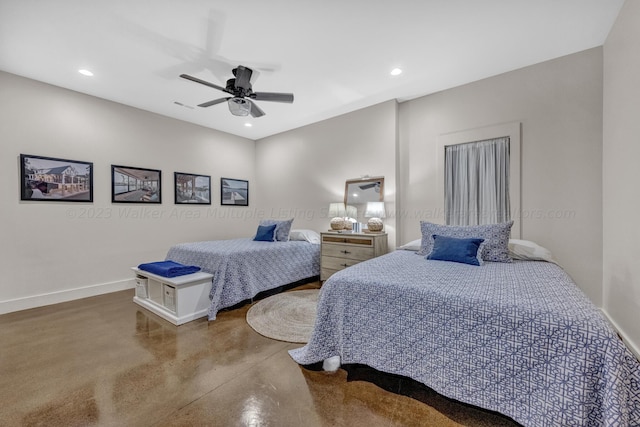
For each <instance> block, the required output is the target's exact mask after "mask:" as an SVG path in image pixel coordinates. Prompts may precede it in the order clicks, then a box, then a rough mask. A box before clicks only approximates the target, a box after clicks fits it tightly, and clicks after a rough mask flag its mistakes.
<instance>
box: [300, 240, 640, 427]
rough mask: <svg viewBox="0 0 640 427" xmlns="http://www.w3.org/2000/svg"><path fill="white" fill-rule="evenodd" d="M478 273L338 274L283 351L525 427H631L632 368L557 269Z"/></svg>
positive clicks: (506, 265) (434, 265)
mask: <svg viewBox="0 0 640 427" xmlns="http://www.w3.org/2000/svg"><path fill="white" fill-rule="evenodd" d="M416 249H417V248H416ZM422 249H424V247H423V248H422ZM523 258H526V257H523ZM531 258H532V259H536V257H531ZM538 259H539V258H538ZM482 264H483V265H480V266H475V265H468V264H464V263H459V262H449V261H441V260H427V259H425V256H424V253H422V255H418V254H417V252H416V251H413V250H397V251H395V252H392V253H389V254H387V255H384V256H381V257H378V258H375V259H373V260H370V261H366V262H364V263H360V264H357V265H355V266H353V267H350V268H348V269H345V270H342V271H340V272H338V273H336V274H334V275H333V276H331V277H330V278H329V279H328V280H327V281H326V282H325V283H324V284H323V286H322V289H321V293H320V299H319V302H318V317H317V320H316V323H315V327H314V331H313V333H312V336H311V338H310V341H309V343H308V344H307V345H306V346H304V347H302V348H299V349H295V350H291V351H290V354H291V356H292V358H293V359H294V360H295V361H296V362H298V363H299V364H301V365H310V364H315V363H318V362H322V361H325V367H326V366H327V364H326V363H327V362H328V361H332V360H333V361H338V362H339V363H340V364H364V365H367V366H370V367H372V368H375V369H377V370H379V371H382V372H387V373H392V374H398V375H402V376H406V377H409V378H412V379H414V380H416V381H419V382H421V383H423V384H425V385H427V386H429V387H431V388H432V389H434V390H435V391H437V392H439V393H440V394H442V395H445V396H447V397H449V398H452V399H456V400H459V401H462V402H466V403H469V404H472V405H476V406H479V407H482V408H485V409H489V410H493V411H497V412H500V413H502V414H505V415H507V416H509V417H511V418H513V419H514V420H515V421H517V422H519V423H521V424H523V425H524V426H527V427H529V426H540V427H548V426H569V425H584V426H602V425H606V426H624V427H627V426H638V425H640V363H639V362H638V360H637V359H636V358H635V357H634V356H633V355H632V354H631V353H630V351H629V350H628V349H627V348H626V347H625V345H624V344H623V342H622V341H621V340H620V339H619V338H618V336H617V334H616V332H615V330H614V329H613V328H612V327H611V326H610V325H609V323H608V322H607V321H606V319H605V318H604V317H603V315H602V313H601V312H600V311H599V310H598V309H597V308H596V307H595V306H594V305H593V304H592V303H591V302H590V301H589V300H588V299H587V298H586V296H585V295H584V294H583V293H582V291H580V290H579V289H578V287H577V286H576V285H575V284H574V282H573V281H572V280H571V278H570V277H569V276H568V275H567V274H566V273H565V272H564V270H563V269H562V268H560V267H559V266H558V265H556V264H554V263H552V262H545V261H531V260H516V261H513V262H484V263H482ZM333 368H334V369H337V365H336V366H334V367H333Z"/></svg>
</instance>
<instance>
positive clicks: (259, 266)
mask: <svg viewBox="0 0 640 427" xmlns="http://www.w3.org/2000/svg"><path fill="white" fill-rule="evenodd" d="M166 259H167V260H172V261H176V262H179V263H181V264H187V265H196V266H198V267H200V268H201V269H202V270H203V271H205V272H207V273H211V274H213V283H212V286H211V293H210V296H209V299H210V300H211V306H210V307H209V311H208V317H209V320H214V319H215V318H216V315H217V313H218V311H220V310H221V309H223V308H228V307H232V306H234V305H236V304H238V303H240V302H243V301H245V300H248V299H251V298H253V297H255V296H256V295H258V294H259V293H260V292H263V291H267V290H272V289H275V288H278V287H280V286H285V285H289V284H292V283H297V282H301V281H304V280H312V279H314V278H317V277H318V275H319V274H320V245H319V244H317V243H311V242H309V241H304V240H295V241H294V240H291V241H270V242H266V241H254V240H253V239H249V238H246V239H231V240H215V241H205V242H194V243H182V244H179V245H175V246H172V247H171V248H170V249H169V251H168V253H167V256H166Z"/></svg>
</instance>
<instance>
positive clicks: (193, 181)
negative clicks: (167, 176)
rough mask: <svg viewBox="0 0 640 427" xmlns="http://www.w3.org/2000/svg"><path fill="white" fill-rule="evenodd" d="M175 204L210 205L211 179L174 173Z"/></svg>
mask: <svg viewBox="0 0 640 427" xmlns="http://www.w3.org/2000/svg"><path fill="white" fill-rule="evenodd" d="M173 178H174V182H175V190H176V191H175V203H176V204H183V203H188V204H195V205H210V204H211V177H210V176H207V175H194V174H190V173H182V172H174V174H173Z"/></svg>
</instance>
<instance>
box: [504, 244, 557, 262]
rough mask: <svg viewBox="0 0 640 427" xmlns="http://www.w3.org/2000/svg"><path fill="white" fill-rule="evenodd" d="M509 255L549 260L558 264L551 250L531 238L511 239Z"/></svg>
mask: <svg viewBox="0 0 640 427" xmlns="http://www.w3.org/2000/svg"><path fill="white" fill-rule="evenodd" d="M509 256H511V258H513V259H519V260H525V261H547V262H552V263H554V264H557V262H556V260H555V259H553V255H552V254H551V251H550V250H549V249H547V248H543V247H542V246H540V245H538V244H537V243H534V242H532V241H530V240H519V239H509Z"/></svg>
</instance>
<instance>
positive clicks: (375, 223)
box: [367, 218, 384, 232]
mask: <svg viewBox="0 0 640 427" xmlns="http://www.w3.org/2000/svg"><path fill="white" fill-rule="evenodd" d="M383 227H384V224H383V223H382V220H381V219H380V218H369V221H367V228H368V229H369V231H373V232H381V231H382V228H383Z"/></svg>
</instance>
